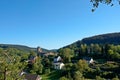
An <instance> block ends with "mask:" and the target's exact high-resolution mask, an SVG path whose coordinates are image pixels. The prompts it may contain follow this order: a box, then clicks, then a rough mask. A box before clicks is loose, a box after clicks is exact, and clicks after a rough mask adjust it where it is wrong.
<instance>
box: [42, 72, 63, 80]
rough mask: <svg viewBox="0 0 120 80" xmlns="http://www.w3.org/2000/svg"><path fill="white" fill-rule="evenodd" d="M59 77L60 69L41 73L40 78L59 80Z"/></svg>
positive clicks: (43, 79)
mask: <svg viewBox="0 0 120 80" xmlns="http://www.w3.org/2000/svg"><path fill="white" fill-rule="evenodd" d="M60 77H61V71H59V70H54V71H52V72H51V73H49V74H44V75H42V80H59V78H60Z"/></svg>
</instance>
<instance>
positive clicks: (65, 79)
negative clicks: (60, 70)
mask: <svg viewBox="0 0 120 80" xmlns="http://www.w3.org/2000/svg"><path fill="white" fill-rule="evenodd" d="M59 80H69V79H67V78H66V77H64V76H63V77H61V78H60V79H59Z"/></svg>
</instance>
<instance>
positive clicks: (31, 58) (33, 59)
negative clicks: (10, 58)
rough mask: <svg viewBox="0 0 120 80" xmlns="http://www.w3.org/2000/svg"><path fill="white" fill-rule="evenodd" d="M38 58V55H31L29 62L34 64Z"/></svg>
mask: <svg viewBox="0 0 120 80" xmlns="http://www.w3.org/2000/svg"><path fill="white" fill-rule="evenodd" d="M36 59H37V56H30V57H29V59H28V61H27V62H28V64H33V63H35V61H36Z"/></svg>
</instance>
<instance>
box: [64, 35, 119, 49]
mask: <svg viewBox="0 0 120 80" xmlns="http://www.w3.org/2000/svg"><path fill="white" fill-rule="evenodd" d="M81 44H87V45H90V44H114V45H119V44H120V33H108V34H102V35H96V36H92V37H88V38H83V39H82V40H79V41H77V42H74V43H73V44H71V45H68V46H66V47H80V45H81Z"/></svg>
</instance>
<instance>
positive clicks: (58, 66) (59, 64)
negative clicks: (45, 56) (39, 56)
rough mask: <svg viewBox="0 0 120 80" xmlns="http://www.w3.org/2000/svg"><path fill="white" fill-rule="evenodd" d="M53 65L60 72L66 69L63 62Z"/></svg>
mask: <svg viewBox="0 0 120 80" xmlns="http://www.w3.org/2000/svg"><path fill="white" fill-rule="evenodd" d="M53 65H54V69H58V70H60V69H62V68H63V67H64V63H62V62H57V63H54V64H53Z"/></svg>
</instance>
